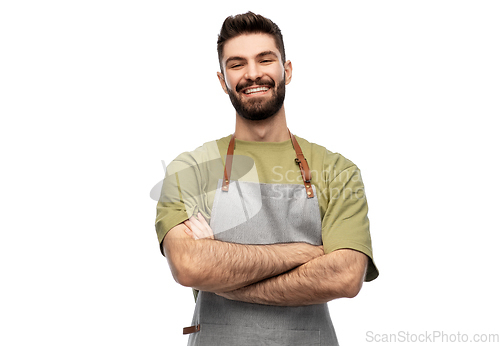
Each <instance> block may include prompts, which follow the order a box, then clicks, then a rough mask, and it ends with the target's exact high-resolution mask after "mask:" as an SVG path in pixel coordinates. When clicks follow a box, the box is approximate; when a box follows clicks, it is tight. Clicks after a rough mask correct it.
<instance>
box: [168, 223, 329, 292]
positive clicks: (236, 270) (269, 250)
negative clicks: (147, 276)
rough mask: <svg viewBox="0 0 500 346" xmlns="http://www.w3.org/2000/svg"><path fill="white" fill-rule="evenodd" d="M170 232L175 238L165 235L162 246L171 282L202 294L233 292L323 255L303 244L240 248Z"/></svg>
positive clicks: (316, 248) (314, 248)
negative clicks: (170, 272)
mask: <svg viewBox="0 0 500 346" xmlns="http://www.w3.org/2000/svg"><path fill="white" fill-rule="evenodd" d="M179 226H180V225H179ZM179 226H176V227H179ZM172 231H175V232H176V234H170V236H169V234H167V236H166V237H165V240H164V244H163V245H164V250H165V253H166V254H167V259H168V260H169V264H170V268H171V269H172V273H173V275H174V278H175V279H176V280H177V281H178V282H179V283H180V284H182V285H184V286H189V287H193V288H196V289H199V290H202V291H209V292H226V291H231V290H235V289H238V288H241V287H244V286H247V285H250V284H252V283H255V282H258V281H261V280H264V279H266V278H269V277H272V276H276V275H279V274H281V273H283V272H286V271H288V270H290V269H293V268H295V267H297V266H300V265H301V264H304V263H306V262H308V261H310V260H311V259H313V258H316V257H318V256H320V255H321V254H323V250H322V248H321V247H317V246H312V245H309V244H305V243H290V244H274V245H242V244H233V243H227V242H222V241H217V240H208V239H199V240H196V241H195V240H193V239H191V238H190V237H188V236H186V235H185V234H184V231H183V230H182V227H181V228H179V229H175V228H174V229H172V230H171V231H170V232H172ZM170 232H169V233H170ZM183 234H184V235H183Z"/></svg>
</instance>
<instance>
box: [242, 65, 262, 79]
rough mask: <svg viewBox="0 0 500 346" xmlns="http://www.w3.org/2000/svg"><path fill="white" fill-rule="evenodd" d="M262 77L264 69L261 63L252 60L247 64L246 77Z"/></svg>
mask: <svg viewBox="0 0 500 346" xmlns="http://www.w3.org/2000/svg"><path fill="white" fill-rule="evenodd" d="M260 77H262V70H261V69H260V67H259V65H258V64H257V63H255V62H251V63H249V64H248V65H247V70H246V73H245V78H246V79H250V80H256V79H258V78H260Z"/></svg>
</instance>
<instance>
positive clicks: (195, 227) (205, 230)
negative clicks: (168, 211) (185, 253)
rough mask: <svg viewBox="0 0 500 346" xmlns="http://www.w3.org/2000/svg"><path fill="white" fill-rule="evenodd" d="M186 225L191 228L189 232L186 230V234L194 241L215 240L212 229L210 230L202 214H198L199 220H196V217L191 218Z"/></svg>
mask: <svg viewBox="0 0 500 346" xmlns="http://www.w3.org/2000/svg"><path fill="white" fill-rule="evenodd" d="M184 224H186V226H188V227H189V230H185V232H186V234H188V235H189V236H191V237H192V238H193V239H195V240H198V239H203V238H209V239H214V234H213V231H212V228H210V226H209V224H208V223H207V221H206V220H205V218H204V217H203V215H201V213H198V219H196V218H195V217H194V216H191V217H190V218H189V220H186V221H185V222H184Z"/></svg>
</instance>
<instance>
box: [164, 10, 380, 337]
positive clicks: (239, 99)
mask: <svg viewBox="0 0 500 346" xmlns="http://www.w3.org/2000/svg"><path fill="white" fill-rule="evenodd" d="M217 48H218V53H219V62H220V68H221V71H220V72H218V73H217V76H218V79H219V82H220V84H221V86H222V89H223V91H224V92H225V93H226V94H228V95H229V98H230V100H231V102H232V104H233V106H234V108H235V110H236V118H235V119H236V122H235V131H234V134H233V135H229V136H227V137H224V138H221V139H219V140H217V141H214V142H211V143H206V144H204V145H203V146H202V147H200V148H198V149H196V150H195V151H193V152H187V153H183V154H181V155H179V157H177V158H176V159H175V160H174V161H173V162H172V163H171V164H170V165H169V167H168V168H167V175H166V177H165V180H164V182H163V187H162V197H161V199H160V201H159V203H158V207H157V218H156V231H157V235H158V240H159V241H160V248H161V250H162V253H163V254H164V255H165V256H166V258H167V260H168V263H169V266H170V269H171V271H172V274H173V276H174V278H175V280H176V281H177V282H178V283H180V284H181V285H184V286H187V287H191V288H193V290H194V292H195V300H196V307H195V311H194V316H193V321H192V326H190V327H186V328H184V334H189V335H190V336H189V341H188V344H189V345H203V346H207V345H208V346H210V345H218V346H219V345H242V346H246V345H267V344H272V345H287V346H290V345H301V346H302V345H338V341H337V337H336V334H335V330H334V327H333V325H332V321H331V318H330V313H329V310H328V305H327V303H328V302H329V301H331V300H333V299H337V298H346V297H348V298H352V297H354V296H356V295H357V294H358V292H359V291H360V289H361V286H362V283H363V281H371V280H373V279H375V278H376V277H377V276H378V270H377V268H376V267H375V264H374V262H373V254H372V247H371V238H370V232H369V221H368V217H367V213H368V207H367V202H366V197H365V194H364V186H363V182H362V180H361V175H360V172H359V169H358V168H357V167H356V165H354V164H353V163H352V162H351V161H349V160H347V159H346V158H344V157H343V156H341V155H340V154H335V153H332V152H330V151H328V150H327V149H325V148H324V147H322V146H320V145H317V144H313V143H311V142H309V141H306V140H305V139H303V138H300V137H296V136H294V135H293V134H292V133H291V132H290V131H289V130H288V128H287V125H286V116H285V108H284V99H285V86H286V85H288V84H289V83H290V82H291V80H292V64H291V62H290V61H287V60H286V58H285V48H284V44H283V38H282V35H281V31H280V29H279V28H278V26H277V25H276V24H274V23H273V22H272V21H270V20H269V19H267V18H265V17H262V16H260V15H256V14H253V13H251V12H248V13H245V14H242V15H237V16H234V17H228V18H227V19H226V20H225V21H224V23H223V25H222V28H221V32H220V34H219V39H218V42H217ZM305 116H306V115H305ZM307 116H308V115H307ZM318 121H320V120H319V119H318Z"/></svg>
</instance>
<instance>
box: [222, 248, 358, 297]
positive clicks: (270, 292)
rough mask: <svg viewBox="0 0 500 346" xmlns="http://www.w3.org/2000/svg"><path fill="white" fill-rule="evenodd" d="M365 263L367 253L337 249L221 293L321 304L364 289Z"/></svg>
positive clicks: (230, 295) (227, 295)
mask: <svg viewBox="0 0 500 346" xmlns="http://www.w3.org/2000/svg"><path fill="white" fill-rule="evenodd" d="M366 266H367V257H366V255H364V254H362V253H360V252H357V251H354V250H347V249H344V250H337V251H334V252H332V253H330V254H328V255H324V256H321V257H318V258H315V259H313V260H311V261H310V262H307V263H305V264H303V265H301V266H299V267H297V268H295V269H293V270H291V271H289V272H286V273H284V274H281V275H279V276H275V277H272V278H269V279H266V280H263V281H260V282H257V283H255V284H252V285H249V286H246V287H243V288H241V289H237V290H234V291H231V292H226V293H222V294H220V295H221V296H223V297H226V298H228V299H232V300H239V301H244V302H249V303H257V304H265V305H280V306H300V305H311V304H321V303H326V302H328V301H330V300H333V299H336V298H343V297H354V296H355V295H356V294H357V293H358V292H359V290H360V289H361V285H362V283H363V279H364V276H365V273H366Z"/></svg>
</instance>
